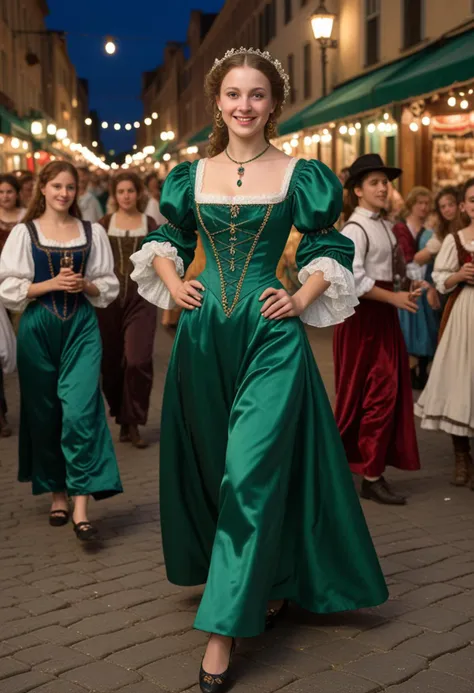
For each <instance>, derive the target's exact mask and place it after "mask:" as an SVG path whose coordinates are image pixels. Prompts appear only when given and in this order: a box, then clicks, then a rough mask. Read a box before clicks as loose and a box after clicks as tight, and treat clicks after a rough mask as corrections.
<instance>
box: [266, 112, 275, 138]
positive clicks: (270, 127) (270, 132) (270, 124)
mask: <svg viewBox="0 0 474 693" xmlns="http://www.w3.org/2000/svg"><path fill="white" fill-rule="evenodd" d="M272 116H273V114H270V117H269V119H268V120H267V127H266V131H267V139H269V140H272V139H273V138H274V137H276V136H277V126H276V122H275V120H274V118H273V117H272Z"/></svg>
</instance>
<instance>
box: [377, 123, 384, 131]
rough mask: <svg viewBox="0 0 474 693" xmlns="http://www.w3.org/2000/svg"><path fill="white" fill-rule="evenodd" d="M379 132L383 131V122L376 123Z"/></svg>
mask: <svg viewBox="0 0 474 693" xmlns="http://www.w3.org/2000/svg"><path fill="white" fill-rule="evenodd" d="M377 128H378V130H379V132H385V123H379V124H378V125H377Z"/></svg>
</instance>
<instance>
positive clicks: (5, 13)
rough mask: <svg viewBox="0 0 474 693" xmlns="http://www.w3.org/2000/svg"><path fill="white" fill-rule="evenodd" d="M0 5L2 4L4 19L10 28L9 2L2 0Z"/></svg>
mask: <svg viewBox="0 0 474 693" xmlns="http://www.w3.org/2000/svg"><path fill="white" fill-rule="evenodd" d="M0 3H1V4H2V19H3V21H4V22H5V24H6V25H7V26H8V24H9V22H8V0H0Z"/></svg>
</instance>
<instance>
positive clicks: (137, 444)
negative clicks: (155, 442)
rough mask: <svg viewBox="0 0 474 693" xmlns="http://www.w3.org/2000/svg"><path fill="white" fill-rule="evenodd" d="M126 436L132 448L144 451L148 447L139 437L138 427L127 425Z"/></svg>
mask: <svg viewBox="0 0 474 693" xmlns="http://www.w3.org/2000/svg"><path fill="white" fill-rule="evenodd" d="M128 435H129V438H130V442H131V443H132V445H133V447H134V448H138V449H139V450H144V449H145V448H147V447H148V443H147V442H146V441H145V440H143V438H142V437H141V435H140V431H139V430H138V426H137V425H136V424H129V426H128Z"/></svg>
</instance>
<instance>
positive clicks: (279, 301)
mask: <svg viewBox="0 0 474 693" xmlns="http://www.w3.org/2000/svg"><path fill="white" fill-rule="evenodd" d="M259 301H265V303H264V304H263V306H262V309H261V311H260V312H261V314H262V315H263V317H264V318H268V319H270V320H280V319H281V318H295V317H297V316H298V315H301V313H302V312H303V310H304V308H303V306H302V305H301V304H300V302H299V300H298V298H297V296H296V295H294V296H290V294H289V293H288V292H287V291H285V289H274V288H273V287H269V288H268V289H265V291H264V292H263V294H262V295H261V296H260V298H259Z"/></svg>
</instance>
